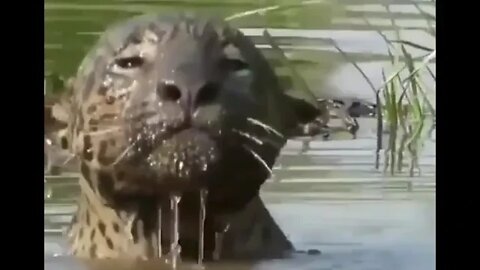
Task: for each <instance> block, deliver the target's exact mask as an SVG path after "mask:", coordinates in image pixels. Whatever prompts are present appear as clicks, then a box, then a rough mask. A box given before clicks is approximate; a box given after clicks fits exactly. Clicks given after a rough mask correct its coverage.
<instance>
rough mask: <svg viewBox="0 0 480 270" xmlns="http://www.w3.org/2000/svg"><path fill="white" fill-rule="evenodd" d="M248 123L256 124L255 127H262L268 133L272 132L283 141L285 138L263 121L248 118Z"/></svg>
mask: <svg viewBox="0 0 480 270" xmlns="http://www.w3.org/2000/svg"><path fill="white" fill-rule="evenodd" d="M247 121H248V122H250V123H252V124H254V125H257V126H260V127H262V128H263V129H265V130H266V131H269V132H272V133H274V134H275V135H277V136H278V137H281V138H282V139H283V138H284V136H283V135H282V134H281V133H280V132H278V131H277V130H276V129H274V128H273V127H271V126H269V125H267V124H265V123H263V122H262V121H260V120H257V119H254V118H250V117H248V118H247Z"/></svg>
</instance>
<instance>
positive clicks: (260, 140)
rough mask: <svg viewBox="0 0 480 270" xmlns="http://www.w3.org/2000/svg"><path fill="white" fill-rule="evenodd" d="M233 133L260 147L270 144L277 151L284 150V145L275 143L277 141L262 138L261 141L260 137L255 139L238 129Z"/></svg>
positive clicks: (233, 130)
mask: <svg viewBox="0 0 480 270" xmlns="http://www.w3.org/2000/svg"><path fill="white" fill-rule="evenodd" d="M232 132H234V133H236V134H238V135H240V136H242V137H243V138H246V139H249V140H250V141H253V142H254V143H256V144H258V145H262V146H263V145H265V144H268V145H270V146H271V147H274V148H276V149H280V148H282V144H281V143H278V142H275V141H272V140H271V139H270V138H262V139H259V138H258V137H255V136H253V135H251V134H249V133H247V132H245V131H241V130H238V129H232Z"/></svg>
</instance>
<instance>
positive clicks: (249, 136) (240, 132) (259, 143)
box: [232, 129, 263, 145]
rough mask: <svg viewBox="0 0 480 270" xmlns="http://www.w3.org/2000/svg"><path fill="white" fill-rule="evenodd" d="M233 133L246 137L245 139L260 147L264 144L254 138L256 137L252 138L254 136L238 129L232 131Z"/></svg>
mask: <svg viewBox="0 0 480 270" xmlns="http://www.w3.org/2000/svg"><path fill="white" fill-rule="evenodd" d="M232 131H233V132H235V133H237V134H239V135H240V136H242V137H244V138H247V139H249V140H251V141H253V142H255V143H256V144H258V145H263V142H262V141H261V140H260V139H258V138H256V137H254V136H252V135H250V134H248V133H246V132H243V131H240V130H238V129H232Z"/></svg>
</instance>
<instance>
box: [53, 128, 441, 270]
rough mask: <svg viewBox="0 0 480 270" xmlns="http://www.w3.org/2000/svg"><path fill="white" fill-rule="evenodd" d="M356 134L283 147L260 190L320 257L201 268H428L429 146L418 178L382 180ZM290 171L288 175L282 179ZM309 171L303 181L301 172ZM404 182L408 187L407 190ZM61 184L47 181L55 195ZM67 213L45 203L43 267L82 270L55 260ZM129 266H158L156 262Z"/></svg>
mask: <svg viewBox="0 0 480 270" xmlns="http://www.w3.org/2000/svg"><path fill="white" fill-rule="evenodd" d="M363 129H369V127H368V126H365V125H364V126H363ZM361 134H364V135H365V136H364V137H360V138H359V139H358V140H343V141H331V142H319V141H314V142H312V144H311V150H310V151H312V152H313V153H307V154H303V155H298V154H295V155H293V153H295V152H296V153H298V152H299V150H300V148H299V147H298V145H300V144H301V143H300V142H299V141H291V142H289V144H288V146H287V147H286V149H285V151H284V153H283V155H282V158H281V159H280V160H279V162H278V163H277V166H276V168H277V169H276V170H275V176H276V177H277V178H278V179H276V180H275V181H270V183H268V184H266V185H265V186H264V188H263V191H262V198H263V199H264V200H265V202H266V204H267V207H268V208H269V210H270V211H271V214H272V215H273V216H274V217H275V219H276V220H277V222H278V223H279V225H280V226H281V228H282V229H283V230H284V232H285V233H286V234H287V236H288V237H289V239H290V240H291V241H292V242H293V244H294V245H295V247H296V248H297V249H299V250H308V249H318V250H320V251H321V252H322V253H321V254H320V255H307V254H303V253H301V254H296V255H294V256H293V257H292V258H289V259H284V260H273V261H265V262H261V263H257V264H254V265H245V263H240V262H236V263H226V264H220V265H219V264H210V265H208V266H207V269H238V270H240V269H258V270H270V269H272V270H273V269H284V270H287V269H302V270H309V269H312V270H314V269H315V270H318V269H332V270H340V269H346V270H376V269H378V270H397V269H398V270H419V269H421V270H430V269H431V270H433V269H435V265H434V261H435V178H434V174H435V167H434V166H432V165H434V163H433V164H432V162H434V156H435V152H434V150H435V145H434V144H433V143H429V144H427V147H426V151H425V152H424V156H423V157H424V158H423V159H422V164H421V165H422V167H423V172H422V176H421V177H416V178H414V179H412V178H410V177H407V176H405V175H399V176H396V177H385V176H382V175H383V174H382V173H379V172H376V171H374V170H373V163H372V160H373V156H372V154H370V155H368V154H366V153H373V150H374V149H373V148H372V146H373V145H374V142H375V140H374V139H373V137H372V135H368V134H369V132H367V131H365V130H363V132H361ZM332 151H335V152H336V153H332ZM332 154H335V155H332ZM315 161H316V162H318V163H317V164H315ZM355 164H356V166H353V167H350V168H349V167H348V166H352V165H355ZM280 165H281V166H280ZM320 165H323V167H322V166H320ZM326 165H330V166H326ZM289 168H292V169H293V171H294V172H291V173H290V174H282V172H281V171H282V170H286V171H288V169H289ZM308 170H310V171H312V172H311V173H310V174H309V175H310V176H308V175H305V171H308ZM295 175H297V176H298V175H303V176H301V177H295ZM315 175H317V178H315ZM411 181H413V190H412V191H407V190H408V186H409V184H412V183H411ZM59 182H60V181H59ZM65 182H71V181H65ZM62 185H63V186H62ZM64 185H66V183H57V184H55V181H53V180H52V181H50V183H49V186H50V187H52V188H53V189H54V190H55V189H59V190H60V189H62V188H64ZM73 193H75V192H72V194H73ZM54 197H55V196H54ZM70 197H73V196H70ZM71 199H72V198H70V201H71ZM73 209H74V208H73V207H72V204H71V203H70V204H65V203H60V202H58V201H57V202H55V200H52V201H50V202H48V203H47V209H46V211H47V212H48V214H47V218H46V221H45V223H46V228H51V229H52V231H51V233H48V234H46V236H45V250H46V254H45V266H46V269H52V270H53V269H67V268H68V269H85V267H84V266H83V265H82V264H80V263H79V262H78V261H75V260H74V259H72V258H69V257H62V256H59V257H55V254H64V252H65V247H66V244H65V240H64V239H63V238H62V237H61V236H60V234H59V233H58V232H59V231H60V230H59V229H58V228H60V227H59V226H58V225H59V224H64V225H65V224H66V222H68V220H69V219H70V215H69V213H71V212H72V211H73ZM54 228H57V229H54ZM120 265H121V266H122V267H125V265H124V264H120ZM105 267H106V268H103V267H102V268H101V269H125V268H119V267H120V266H119V265H117V264H115V263H113V262H111V263H110V264H107V266H105ZM183 267H185V268H184V269H195V267H193V266H188V265H187V266H183ZM129 269H142V270H146V269H161V268H159V266H158V264H157V265H153V266H152V265H143V266H136V267H135V268H129Z"/></svg>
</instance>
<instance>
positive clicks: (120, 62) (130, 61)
mask: <svg viewBox="0 0 480 270" xmlns="http://www.w3.org/2000/svg"><path fill="white" fill-rule="evenodd" d="M144 62H145V60H144V59H143V58H142V57H140V56H132V57H124V58H118V59H116V60H115V64H116V65H117V66H119V67H121V68H125V69H131V68H138V67H140V66H142V65H143V63H144Z"/></svg>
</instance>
